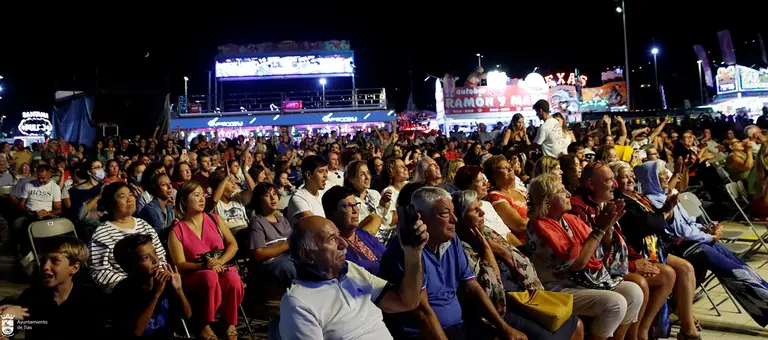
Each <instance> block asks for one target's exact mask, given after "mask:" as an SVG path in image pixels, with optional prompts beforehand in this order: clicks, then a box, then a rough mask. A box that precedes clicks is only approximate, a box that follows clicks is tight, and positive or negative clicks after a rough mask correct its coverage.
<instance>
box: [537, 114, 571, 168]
mask: <svg viewBox="0 0 768 340" xmlns="http://www.w3.org/2000/svg"><path fill="white" fill-rule="evenodd" d="M570 142H571V141H570V138H568V139H566V135H565V134H564V133H563V127H562V125H560V121H559V120H557V119H555V118H549V119H547V120H546V121H545V122H544V124H542V125H541V126H540V127H539V132H537V134H536V138H535V139H534V140H533V143H534V144H538V145H541V151H542V152H544V156H550V157H555V158H557V157H559V156H560V155H564V154H566V153H567V151H568V144H570Z"/></svg>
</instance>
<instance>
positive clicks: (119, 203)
mask: <svg viewBox="0 0 768 340" xmlns="http://www.w3.org/2000/svg"><path fill="white" fill-rule="evenodd" d="M99 204H100V205H101V207H102V210H103V211H104V212H105V215H104V217H103V220H104V222H103V223H102V224H101V225H100V226H99V227H98V228H96V232H94V233H93V238H92V239H91V244H90V245H89V247H88V248H89V252H90V253H91V257H90V259H89V260H88V264H89V267H90V268H89V271H90V274H91V278H92V279H93V281H94V282H96V284H97V285H98V286H100V287H101V288H102V289H104V290H105V291H107V292H109V291H111V290H112V288H114V286H115V285H116V284H117V283H118V282H120V281H121V280H122V279H124V278H125V277H126V276H127V274H126V273H125V271H124V270H123V268H121V267H120V265H119V264H118V263H117V261H116V260H115V256H114V253H113V251H114V249H115V244H117V241H120V240H121V239H123V238H124V237H126V236H128V235H133V234H146V235H150V236H151V237H152V245H153V246H154V247H155V249H156V250H157V252H158V256H159V258H160V261H161V262H165V250H164V249H163V247H162V245H161V243H160V238H159V237H158V236H157V233H156V232H155V229H153V228H152V226H150V225H149V224H148V223H147V222H146V221H144V220H142V219H140V218H135V217H132V215H133V214H134V213H135V212H136V199H134V198H133V195H132V194H131V191H130V190H129V189H128V186H127V185H125V184H124V183H123V182H114V183H111V184H109V185H107V186H106V187H105V188H104V192H102V194H101V200H100V201H99Z"/></svg>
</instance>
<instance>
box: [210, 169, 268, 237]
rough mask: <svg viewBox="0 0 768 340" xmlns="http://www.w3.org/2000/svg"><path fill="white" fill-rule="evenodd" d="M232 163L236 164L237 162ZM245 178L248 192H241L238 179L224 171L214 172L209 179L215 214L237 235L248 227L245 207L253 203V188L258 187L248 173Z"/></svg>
mask: <svg viewBox="0 0 768 340" xmlns="http://www.w3.org/2000/svg"><path fill="white" fill-rule="evenodd" d="M232 163H233V164H236V161H235V162H232ZM244 176H245V180H246V182H247V183H248V185H247V189H246V190H240V188H239V186H238V183H237V182H238V180H237V177H235V175H233V174H231V173H227V172H226V171H225V170H224V169H219V170H216V171H214V172H213V174H211V177H210V178H209V182H210V183H211V188H213V195H211V200H212V201H213V204H214V205H213V213H214V214H216V215H219V216H221V217H223V218H224V221H226V223H227V226H229V229H230V230H231V231H232V233H235V234H237V233H238V232H239V231H241V230H244V229H245V228H247V227H248V223H249V221H248V217H249V216H248V214H247V213H246V211H245V205H246V204H248V202H250V201H251V197H252V196H253V188H254V187H255V186H256V183H254V182H253V179H252V178H251V175H249V174H248V172H246V173H245V174H244Z"/></svg>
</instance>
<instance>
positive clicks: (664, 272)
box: [609, 161, 699, 339]
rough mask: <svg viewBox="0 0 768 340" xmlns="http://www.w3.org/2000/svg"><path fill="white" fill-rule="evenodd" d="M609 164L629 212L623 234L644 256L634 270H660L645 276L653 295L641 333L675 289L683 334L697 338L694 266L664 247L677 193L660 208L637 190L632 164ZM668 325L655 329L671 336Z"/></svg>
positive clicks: (616, 192)
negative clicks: (647, 268) (668, 220)
mask: <svg viewBox="0 0 768 340" xmlns="http://www.w3.org/2000/svg"><path fill="white" fill-rule="evenodd" d="M609 166H610V168H611V170H612V171H613V173H614V175H615V176H616V182H617V183H618V185H617V188H616V191H615V194H614V195H615V196H614V197H615V198H616V199H623V200H624V203H625V210H626V213H625V214H624V216H623V217H622V218H621V219H619V223H620V224H621V229H622V233H623V234H624V237H625V239H626V240H627V244H628V245H629V246H630V247H632V248H633V249H636V250H637V251H638V252H640V253H641V254H642V255H643V257H644V259H640V260H636V261H635V268H636V269H635V273H638V272H645V271H644V270H643V269H642V267H644V266H648V265H653V266H655V267H656V268H658V269H659V273H658V274H656V275H653V276H651V275H644V277H645V280H646V281H647V283H648V286H649V290H650V291H651V294H649V301H648V305H647V307H646V310H645V312H646V313H645V314H644V315H643V316H642V319H641V321H640V325H639V327H640V328H639V333H638V334H647V331H648V329H649V327H651V323H652V322H653V319H654V315H656V313H657V312H659V311H660V310H661V311H663V307H664V303H665V302H666V301H667V297H668V296H669V294H670V293H671V292H672V291H674V292H675V296H674V298H675V303H676V306H677V316H678V317H679V318H680V327H681V331H680V333H681V334H682V336H680V337H681V338H684V339H698V338H699V334H698V330H697V327H696V320H695V319H694V317H693V295H694V293H695V290H696V283H695V277H694V274H693V267H692V266H691V264H690V263H689V262H688V261H686V260H684V259H682V258H679V257H677V256H675V255H670V254H667V251H666V248H665V247H664V246H663V239H664V238H665V229H664V228H665V225H666V220H667V219H668V218H671V217H672V208H673V207H674V206H675V205H677V202H678V196H677V195H672V196H670V198H669V199H667V201H666V203H665V204H664V205H663V206H662V207H661V208H660V209H657V208H655V207H653V205H652V203H651V202H650V201H649V200H648V199H647V198H646V197H645V196H643V195H642V194H640V193H638V192H636V191H635V175H634V173H633V172H632V166H631V165H630V164H629V163H627V162H624V161H616V162H613V163H611V164H609ZM637 268H640V270H638V269H637ZM662 314H665V313H662ZM662 314H659V315H662ZM667 327H668V326H667ZM667 327H663V329H656V333H655V334H656V335H657V336H659V337H665V336H664V335H669V334H668V328H667Z"/></svg>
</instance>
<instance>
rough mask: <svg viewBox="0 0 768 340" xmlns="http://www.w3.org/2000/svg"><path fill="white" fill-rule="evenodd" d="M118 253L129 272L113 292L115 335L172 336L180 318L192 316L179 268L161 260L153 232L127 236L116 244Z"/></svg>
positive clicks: (116, 253) (165, 337) (117, 257)
mask: <svg viewBox="0 0 768 340" xmlns="http://www.w3.org/2000/svg"><path fill="white" fill-rule="evenodd" d="M114 254H115V260H116V261H117V263H118V264H119V265H120V267H122V268H123V269H124V270H125V272H126V273H128V277H127V278H125V279H124V280H122V281H120V282H119V283H118V284H117V286H115V289H114V290H113V291H112V295H113V301H114V306H115V309H114V321H115V332H114V335H116V336H118V337H120V338H134V337H136V338H138V337H141V338H152V339H168V338H170V337H171V335H172V334H173V329H172V325H174V324H175V323H176V322H177V321H179V319H178V318H179V317H182V318H184V319H189V318H190V317H191V316H192V308H191V307H190V306H189V302H188V301H187V298H186V296H184V292H183V291H182V286H181V276H180V275H179V272H178V270H177V269H176V268H171V266H170V265H168V264H166V263H162V264H161V263H160V260H159V259H158V257H157V253H156V252H155V247H154V246H153V245H152V237H151V236H150V235H144V234H133V235H129V236H126V237H125V238H123V239H122V240H120V241H118V242H117V244H115V250H114Z"/></svg>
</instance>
